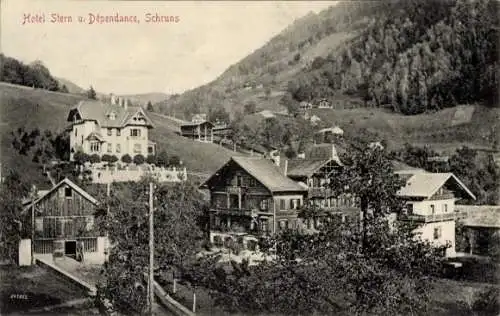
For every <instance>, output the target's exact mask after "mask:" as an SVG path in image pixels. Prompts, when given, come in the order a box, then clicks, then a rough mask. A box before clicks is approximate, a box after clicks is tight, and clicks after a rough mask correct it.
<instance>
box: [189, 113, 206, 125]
mask: <svg viewBox="0 0 500 316" xmlns="http://www.w3.org/2000/svg"><path fill="white" fill-rule="evenodd" d="M206 120H207V115H206V114H204V113H199V114H195V115H193V117H192V118H191V122H193V123H202V122H205V121H206Z"/></svg>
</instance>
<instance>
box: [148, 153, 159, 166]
mask: <svg viewBox="0 0 500 316" xmlns="http://www.w3.org/2000/svg"><path fill="white" fill-rule="evenodd" d="M156 160H157V159H156V156H155V155H148V156H147V157H146V162H147V163H148V164H150V165H153V164H155V163H156Z"/></svg>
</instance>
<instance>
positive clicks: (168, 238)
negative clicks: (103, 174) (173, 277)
mask: <svg viewBox="0 0 500 316" xmlns="http://www.w3.org/2000/svg"><path fill="white" fill-rule="evenodd" d="M148 185H149V180H148V179H144V180H143V181H142V182H140V183H133V182H131V183H125V184H114V185H113V188H112V189H111V196H110V197H109V198H108V199H107V203H106V204H107V206H109V212H108V213H107V214H105V215H104V214H103V216H101V217H100V219H99V221H98V222H99V227H100V229H102V230H106V231H107V232H108V234H109V238H110V244H111V245H112V248H111V250H110V256H109V262H108V263H107V264H106V266H105V275H104V276H105V278H104V279H105V281H103V282H102V283H101V284H99V285H98V300H100V301H101V302H102V301H106V300H108V301H109V302H110V303H111V304H112V306H113V308H114V309H115V310H118V311H120V312H125V313H127V314H128V313H131V314H137V313H143V312H145V308H146V305H145V303H146V286H145V283H144V280H145V278H144V274H145V273H147V272H148V266H149V264H148V260H149V249H148V246H147V245H148V240H149V226H148V218H149V217H148V203H149V202H148V190H149V186H148ZM155 186H156V188H155V191H154V206H155V211H154V233H155V238H154V242H155V265H154V270H155V274H162V273H167V272H168V271H172V270H177V269H182V267H183V266H184V265H186V264H187V262H188V261H189V260H191V258H193V257H194V255H195V254H196V252H197V251H198V249H199V246H200V244H201V239H202V237H203V232H202V230H201V229H200V220H201V219H202V218H203V204H202V198H201V196H200V193H199V192H198V191H197V189H196V188H195V187H194V186H192V185H191V184H189V183H181V184H175V185H160V184H155Z"/></svg>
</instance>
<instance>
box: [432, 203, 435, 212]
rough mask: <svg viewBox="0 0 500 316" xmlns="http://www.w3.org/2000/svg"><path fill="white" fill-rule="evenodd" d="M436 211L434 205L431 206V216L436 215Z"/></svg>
mask: <svg viewBox="0 0 500 316" xmlns="http://www.w3.org/2000/svg"><path fill="white" fill-rule="evenodd" d="M434 212H435V209H434V204H431V214H434Z"/></svg>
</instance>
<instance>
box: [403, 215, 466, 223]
mask: <svg viewBox="0 0 500 316" xmlns="http://www.w3.org/2000/svg"><path fill="white" fill-rule="evenodd" d="M456 218H457V214H455V213H443V214H433V215H417V214H401V215H399V216H398V219H399V220H401V221H411V222H420V223H433V222H443V221H452V220H455V219H456Z"/></svg>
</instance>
